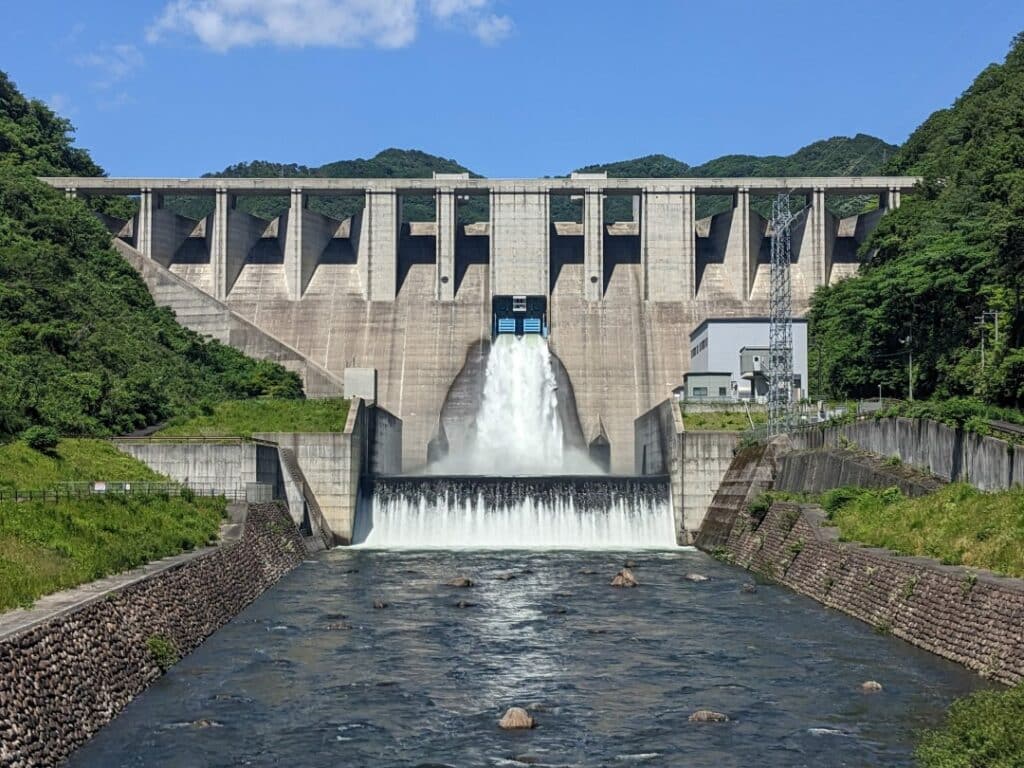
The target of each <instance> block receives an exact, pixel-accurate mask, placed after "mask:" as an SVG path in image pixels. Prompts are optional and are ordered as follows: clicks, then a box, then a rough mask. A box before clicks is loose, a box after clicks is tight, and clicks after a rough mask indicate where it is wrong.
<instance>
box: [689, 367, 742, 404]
mask: <svg viewBox="0 0 1024 768" xmlns="http://www.w3.org/2000/svg"><path fill="white" fill-rule="evenodd" d="M683 399H684V400H687V401H689V402H693V401H698V402H700V401H702V400H703V401H708V400H719V401H721V400H735V399H736V395H735V392H734V391H733V383H732V372H731V371H691V372H690V373H687V374H684V375H683Z"/></svg>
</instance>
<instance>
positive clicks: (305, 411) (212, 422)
mask: <svg viewBox="0 0 1024 768" xmlns="http://www.w3.org/2000/svg"><path fill="white" fill-rule="evenodd" d="M348 406H349V401H348V400H345V399H341V398H334V399H327V400H275V399H273V398H258V399H253V400H228V401H226V402H222V403H219V404H217V405H215V406H213V408H212V410H211V412H210V413H207V414H204V415H202V416H196V417H194V418H191V419H187V420H183V421H180V422H173V421H172V422H171V423H170V424H168V425H167V426H166V427H164V428H163V429H162V430H160V432H159V433H158V434H159V435H160V436H161V437H226V436H231V437H252V435H253V433H254V432H342V431H344V429H345V420H346V419H347V418H348Z"/></svg>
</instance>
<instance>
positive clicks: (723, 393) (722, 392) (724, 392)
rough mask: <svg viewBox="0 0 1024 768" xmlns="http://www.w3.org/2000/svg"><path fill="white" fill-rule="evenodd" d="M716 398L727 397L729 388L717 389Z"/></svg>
mask: <svg viewBox="0 0 1024 768" xmlns="http://www.w3.org/2000/svg"><path fill="white" fill-rule="evenodd" d="M718 396H719V397H728V396H729V388H728V387H719V388H718Z"/></svg>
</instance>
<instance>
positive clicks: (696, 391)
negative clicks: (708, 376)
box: [693, 387, 708, 397]
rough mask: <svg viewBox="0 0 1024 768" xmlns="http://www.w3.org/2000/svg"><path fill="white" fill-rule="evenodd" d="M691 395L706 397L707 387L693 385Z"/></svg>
mask: <svg viewBox="0 0 1024 768" xmlns="http://www.w3.org/2000/svg"><path fill="white" fill-rule="evenodd" d="M693 396H694V397H707V396H708V388H707V387H694V388H693Z"/></svg>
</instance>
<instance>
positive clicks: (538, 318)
mask: <svg viewBox="0 0 1024 768" xmlns="http://www.w3.org/2000/svg"><path fill="white" fill-rule="evenodd" d="M547 303H548V302H547V297H545V296H495V297H494V298H493V299H492V301H491V305H492V308H493V310H494V322H493V325H492V331H493V333H494V335H495V336H498V335H499V334H503V333H512V334H515V335H516V336H522V335H524V334H527V333H529V334H537V335H539V336H545V337H546V336H547V335H548V323H547Z"/></svg>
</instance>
